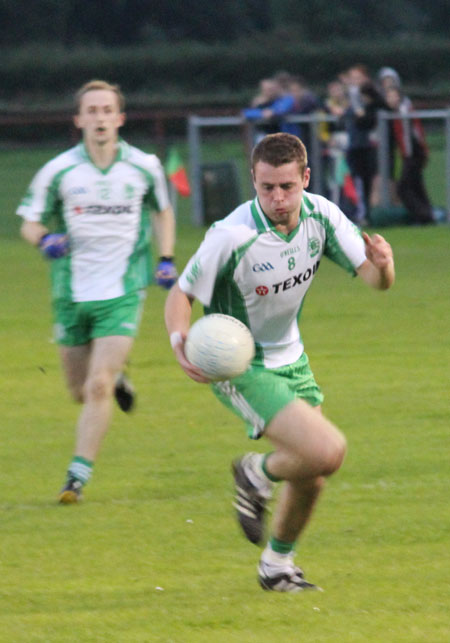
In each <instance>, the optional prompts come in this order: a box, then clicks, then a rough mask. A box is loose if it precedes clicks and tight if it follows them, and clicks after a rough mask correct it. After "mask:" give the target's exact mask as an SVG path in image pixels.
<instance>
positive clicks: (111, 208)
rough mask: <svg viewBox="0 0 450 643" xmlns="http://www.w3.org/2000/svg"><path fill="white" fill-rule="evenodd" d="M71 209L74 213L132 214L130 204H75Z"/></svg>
mask: <svg viewBox="0 0 450 643" xmlns="http://www.w3.org/2000/svg"><path fill="white" fill-rule="evenodd" d="M73 211H74V212H75V214H132V212H133V210H132V206H131V205H86V206H85V207H81V206H80V205H77V206H75V207H74V209H73Z"/></svg>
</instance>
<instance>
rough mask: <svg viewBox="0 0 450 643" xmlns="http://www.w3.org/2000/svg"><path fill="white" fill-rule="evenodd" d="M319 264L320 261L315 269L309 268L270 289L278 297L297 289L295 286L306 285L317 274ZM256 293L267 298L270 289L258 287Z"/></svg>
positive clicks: (315, 265)
mask: <svg viewBox="0 0 450 643" xmlns="http://www.w3.org/2000/svg"><path fill="white" fill-rule="evenodd" d="M319 264H320V260H319V261H316V263H315V264H314V265H313V267H312V268H308V269H307V270H305V272H299V273H298V275H292V277H289V278H288V279H285V280H284V281H280V282H278V283H276V284H272V285H271V286H270V288H271V289H272V292H273V294H274V295H277V294H278V293H280V292H284V291H285V290H290V289H291V288H295V286H300V284H304V283H305V281H308V280H309V279H311V277H312V276H313V275H314V274H315V273H316V272H317V269H318V267H319ZM255 292H256V294H257V295H259V296H260V297H265V295H268V294H269V288H268V287H267V286H257V287H256V288H255Z"/></svg>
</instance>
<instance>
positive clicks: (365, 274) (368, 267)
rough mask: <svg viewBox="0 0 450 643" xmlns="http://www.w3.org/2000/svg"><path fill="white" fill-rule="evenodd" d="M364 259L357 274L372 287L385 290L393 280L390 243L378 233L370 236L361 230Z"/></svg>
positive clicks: (393, 271)
mask: <svg viewBox="0 0 450 643" xmlns="http://www.w3.org/2000/svg"><path fill="white" fill-rule="evenodd" d="M363 239H364V244H365V250H366V257H367V259H366V261H364V263H363V264H362V265H361V266H360V267H359V268H358V269H357V271H356V272H357V273H358V275H359V276H360V277H361V278H362V279H363V281H365V282H366V283H367V284H368V285H369V286H372V288H376V289H377V290H387V289H388V288H390V287H391V286H392V284H393V283H394V281H395V268H394V255H393V252H392V248H391V245H390V244H389V243H388V242H387V241H386V239H385V238H384V237H382V236H381V235H380V234H374V235H373V236H372V237H370V236H369V235H368V234H367V233H366V232H363Z"/></svg>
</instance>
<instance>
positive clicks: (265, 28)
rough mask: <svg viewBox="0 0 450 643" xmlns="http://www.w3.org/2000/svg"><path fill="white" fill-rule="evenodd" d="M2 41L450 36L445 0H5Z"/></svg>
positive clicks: (0, 12)
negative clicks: (287, 30) (281, 32)
mask: <svg viewBox="0 0 450 643" xmlns="http://www.w3.org/2000/svg"><path fill="white" fill-rule="evenodd" d="M0 24H1V25H2V29H1V35H0V38H1V40H0V42H1V44H2V46H5V45H8V46H14V45H15V44H16V43H17V42H20V43H30V42H41V41H43V42H53V43H59V44H61V45H63V46H74V45H77V44H99V45H104V46H114V45H120V46H123V45H130V44H135V43H149V42H155V41H160V42H163V41H167V42H177V41H180V40H197V41H201V42H207V43H213V42H222V41H224V42H230V41H233V40H235V39H237V38H240V37H242V36H249V35H254V34H255V33H257V32H270V31H273V30H274V29H276V28H280V27H286V26H289V27H294V28H295V29H296V31H297V34H298V37H299V38H307V39H308V40H310V41H314V42H322V41H323V38H324V37H325V38H327V40H328V39H329V38H337V37H341V38H342V37H344V38H354V37H357V38H359V37H361V36H367V37H373V36H377V37H378V36H383V37H386V36H390V37H393V36H394V37H397V36H402V35H405V34H407V35H410V34H412V33H419V34H425V35H442V36H447V35H448V0H433V2H429V0H396V2H392V0H340V1H339V2H336V3H330V1H329V0H222V1H221V3H220V10H218V6H217V5H216V4H214V3H207V2H202V1H201V0H171V2H158V0H109V2H108V3H104V2H102V1H101V0H89V2H86V0H34V1H33V2H24V1H23V0H0Z"/></svg>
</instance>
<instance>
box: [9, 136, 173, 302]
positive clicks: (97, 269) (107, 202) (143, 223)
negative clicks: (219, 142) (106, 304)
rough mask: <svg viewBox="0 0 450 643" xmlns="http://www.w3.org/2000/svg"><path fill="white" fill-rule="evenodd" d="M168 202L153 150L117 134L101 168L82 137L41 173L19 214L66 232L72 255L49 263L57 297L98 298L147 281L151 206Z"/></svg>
mask: <svg viewBox="0 0 450 643" xmlns="http://www.w3.org/2000/svg"><path fill="white" fill-rule="evenodd" d="M168 205H169V198H168V193H167V185H166V180H165V176H164V171H163V168H162V166H161V163H160V162H159V160H158V158H157V157H156V156H154V155H152V154H145V153H144V152H142V151H140V150H138V149H137V148H135V147H132V146H130V145H128V144H127V143H125V142H124V141H120V142H119V144H118V154H117V157H116V160H115V161H114V163H113V164H112V165H111V166H110V167H109V168H107V169H105V170H101V169H99V168H98V167H96V166H95V165H94V164H93V163H92V161H91V160H90V158H89V156H88V154H87V151H86V148H85V146H84V144H83V143H80V144H79V145H77V146H76V147H73V148H72V149H70V150H68V151H66V152H64V153H63V154H60V155H59V156H57V157H56V158H54V159H53V160H51V161H49V162H48V163H47V164H46V165H44V167H43V168H42V169H41V170H40V171H39V172H38V173H37V174H36V176H35V177H34V179H33V181H32V183H31V185H30V187H29V189H28V191H27V193H26V195H25V197H24V199H23V201H22V203H21V204H20V206H19V208H18V210H17V214H18V215H19V216H21V217H23V218H24V219H25V220H27V221H37V222H40V223H42V224H43V225H45V226H47V227H49V228H50V229H52V230H54V231H57V232H65V233H67V234H68V236H69V241H70V254H69V255H68V256H66V257H63V258H61V259H57V260H52V262H51V268H52V297H53V299H61V298H63V299H70V300H71V301H76V302H80V301H100V300H105V299H114V298H115V297H120V296H121V295H124V294H128V293H130V292H133V291H135V290H139V289H141V288H143V287H145V286H147V285H148V284H149V282H150V280H151V272H150V244H149V242H150V217H149V213H150V212H151V211H155V212H160V211H162V210H164V209H166V208H167V207H168Z"/></svg>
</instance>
